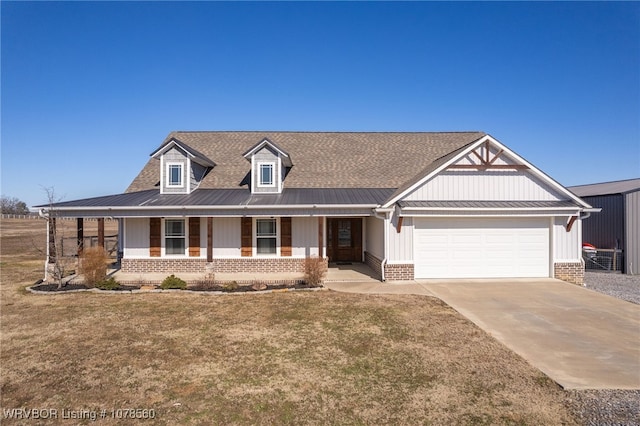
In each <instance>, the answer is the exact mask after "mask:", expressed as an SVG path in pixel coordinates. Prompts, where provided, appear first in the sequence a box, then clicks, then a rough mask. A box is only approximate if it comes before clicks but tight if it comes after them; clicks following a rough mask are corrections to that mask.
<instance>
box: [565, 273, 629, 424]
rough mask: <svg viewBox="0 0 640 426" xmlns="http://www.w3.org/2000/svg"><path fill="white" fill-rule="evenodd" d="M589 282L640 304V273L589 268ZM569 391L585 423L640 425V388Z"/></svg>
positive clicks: (591, 285) (577, 412)
mask: <svg viewBox="0 0 640 426" xmlns="http://www.w3.org/2000/svg"><path fill="white" fill-rule="evenodd" d="M585 284H586V287H587V288H588V289H591V290H595V291H598V292H600V293H604V294H607V295H609V296H613V297H617V298H618V299H622V300H626V301H629V302H632V303H637V304H640V275H626V274H614V273H606V272H586V273H585ZM639 334H640V333H639ZM630 374H632V373H630ZM567 393H568V395H569V405H570V407H571V409H572V410H573V411H574V413H576V416H577V417H578V419H579V421H580V422H581V423H582V424H584V425H588V426H591V425H594V426H595V425H598V426H601V425H602V426H604V425H612V426H613V425H616V426H617V425H625V426H626V425H628V426H640V390H569V391H567Z"/></svg>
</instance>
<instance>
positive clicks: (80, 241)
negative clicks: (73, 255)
mask: <svg viewBox="0 0 640 426" xmlns="http://www.w3.org/2000/svg"><path fill="white" fill-rule="evenodd" d="M76 229H77V233H76V235H77V240H76V241H77V246H78V257H80V256H82V251H83V250H84V219H83V218H81V217H79V218H77V219H76Z"/></svg>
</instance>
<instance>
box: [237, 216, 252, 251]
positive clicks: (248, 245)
mask: <svg viewBox="0 0 640 426" xmlns="http://www.w3.org/2000/svg"><path fill="white" fill-rule="evenodd" d="M240 232H241V239H240V243H241V245H242V248H241V249H240V255H241V256H244V257H250V256H251V254H252V251H253V250H252V245H253V244H252V243H253V231H252V220H251V218H250V217H243V218H242V222H241V224H240Z"/></svg>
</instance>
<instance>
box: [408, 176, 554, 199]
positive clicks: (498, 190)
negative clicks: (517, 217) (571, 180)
mask: <svg viewBox="0 0 640 426" xmlns="http://www.w3.org/2000/svg"><path fill="white" fill-rule="evenodd" d="M564 199H566V196H565V197H562V196H561V195H560V194H558V193H556V192H555V191H553V190H551V189H549V188H548V187H547V186H546V185H544V184H543V183H542V182H541V181H540V180H539V179H538V178H537V177H535V176H533V175H532V174H531V173H529V172H527V171H522V170H519V171H510V170H485V171H475V170H468V171H466V170H464V171H461V170H457V171H444V172H442V173H440V174H438V175H437V176H435V177H434V178H433V179H431V180H429V181H428V182H426V183H425V184H424V185H422V186H421V187H419V188H417V189H416V190H415V191H413V192H412V193H411V194H409V195H408V196H407V197H406V198H405V200H438V201H440V200H444V201H447V200H461V201H464V200H483V201H554V200H564Z"/></svg>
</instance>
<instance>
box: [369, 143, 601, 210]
mask: <svg viewBox="0 0 640 426" xmlns="http://www.w3.org/2000/svg"><path fill="white" fill-rule="evenodd" d="M487 141H488V142H490V143H491V144H492V145H494V146H496V147H498V149H501V150H503V151H504V152H503V153H504V154H506V155H507V156H509V157H511V158H513V159H514V160H515V161H517V162H519V163H520V164H522V165H524V166H527V167H528V169H529V171H530V172H531V173H532V174H533V175H535V176H537V177H538V178H540V179H541V180H542V181H543V182H544V183H546V184H548V185H549V186H551V187H552V188H554V189H555V190H556V191H558V192H559V193H561V194H564V195H566V196H567V198H569V199H571V200H573V201H575V202H576V203H578V204H579V205H580V206H582V207H583V208H585V209H590V208H591V206H590V205H589V204H587V203H585V202H584V201H582V200H581V199H580V198H578V197H577V196H576V195H575V194H573V193H572V192H571V191H569V190H568V189H566V188H565V187H564V186H562V185H560V184H559V183H558V182H556V181H555V180H553V179H551V178H550V177H549V176H548V175H546V174H545V173H543V172H542V171H541V170H539V169H538V168H537V167H535V166H534V165H533V164H531V163H529V162H528V161H526V160H525V159H524V158H522V157H521V156H519V155H518V154H516V153H515V152H513V151H512V150H510V149H509V148H507V147H506V146H505V145H503V144H501V143H500V142H498V141H497V140H496V139H494V138H493V137H491V136H490V135H485V136H483V137H482V138H480V139H478V140H477V141H475V142H474V143H472V144H471V145H469V146H468V147H467V149H465V150H463V151H461V152H459V153H458V154H457V155H456V156H454V157H453V158H451V159H450V160H449V161H447V162H445V163H443V164H442V165H440V166H439V167H438V168H437V169H435V170H434V171H432V172H431V173H428V174H427V175H425V176H424V177H423V178H422V179H420V180H419V181H417V182H416V183H414V184H413V185H411V186H410V187H409V188H407V189H405V190H404V191H402V192H401V193H400V194H398V195H396V196H395V197H393V198H392V199H390V200H389V201H387V202H386V203H385V204H384V205H383V206H382V207H383V208H388V207H391V206H393V205H394V204H395V203H396V202H398V201H399V200H401V199H403V198H404V197H406V196H407V195H408V194H410V193H411V192H413V191H415V190H416V189H417V188H419V187H420V186H422V185H424V184H425V183H426V182H427V181H429V180H430V179H432V178H433V177H434V176H436V175H437V174H439V173H441V172H442V171H443V170H446V169H447V168H449V167H450V166H451V165H453V164H455V163H457V162H458V161H460V160H461V159H462V158H464V157H465V156H467V155H469V154H470V153H471V151H473V150H475V149H476V148H478V147H479V146H480V145H482V144H484V143H485V142H487Z"/></svg>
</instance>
